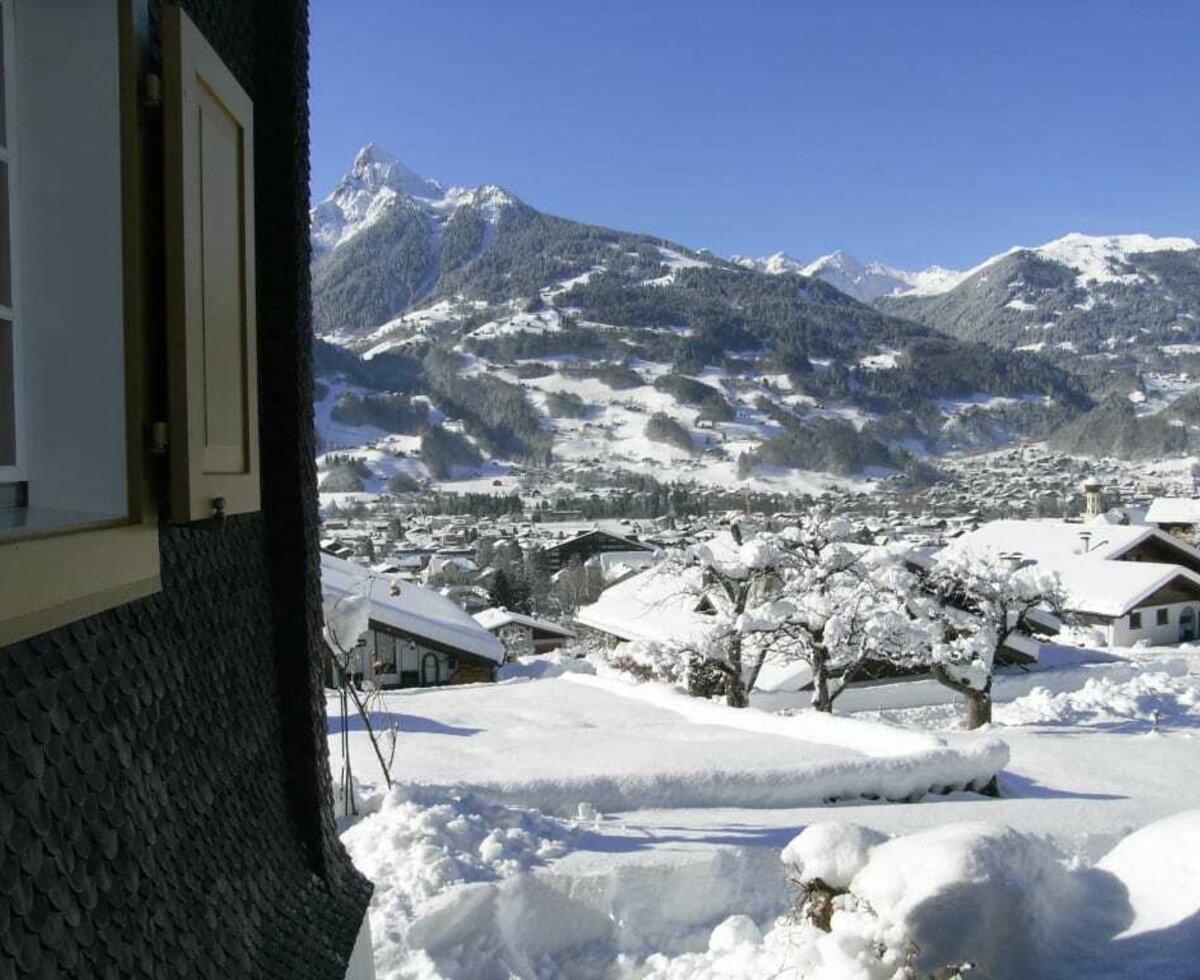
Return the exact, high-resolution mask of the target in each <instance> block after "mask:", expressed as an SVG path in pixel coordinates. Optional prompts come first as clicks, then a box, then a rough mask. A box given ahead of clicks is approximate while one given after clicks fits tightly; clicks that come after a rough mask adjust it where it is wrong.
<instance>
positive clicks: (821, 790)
mask: <svg viewBox="0 0 1200 980" xmlns="http://www.w3.org/2000/svg"><path fill="white" fill-rule="evenodd" d="M1008 757H1009V752H1008V746H1007V745H1006V744H1005V743H1004V742H1002V741H1000V740H999V739H996V738H983V739H980V740H979V741H976V742H972V743H970V744H969V745H967V746H966V747H965V748H961V749H958V748H948V747H941V748H936V749H926V750H925V751H922V752H913V753H910V754H908V755H901V756H891V757H888V758H848V759H835V760H829V761H823V762H812V763H808V764H807V765H805V764H800V765H796V766H793V767H773V768H764V769H752V770H741V771H728V770H720V769H717V770H714V769H696V770H692V771H684V770H673V771H670V772H657V773H654V772H651V773H646V772H641V773H627V774H622V775H604V774H591V773H576V774H571V775H564V776H560V777H557V778H535V779H521V778H517V779H504V778H498V779H494V780H487V781H480V782H476V783H470V784H462V785H458V786H456V789H458V790H459V791H461V792H465V793H468V794H471V795H473V796H477V797H479V798H483V799H488V800H495V801H499V802H501V803H505V804H510V805H515V806H521V807H534V808H536V809H538V810H541V811H543V812H544V813H552V814H556V815H559V816H563V817H569V816H572V815H574V814H575V813H577V811H578V806H579V801H580V800H587V801H589V802H590V803H591V804H592V805H593V806H594V807H596V808H597V809H598V810H600V811H602V812H605V813H615V812H625V811H630V810H644V809H655V808H664V809H669V808H683V809H689V808H696V807H724V806H728V807H748V808H771V807H797V806H804V805H807V804H818V803H822V802H831V801H837V800H850V799H871V800H876V799H878V800H891V801H911V800H918V799H920V798H921V797H922V796H925V795H926V794H927V793H931V792H932V793H945V792H949V791H950V790H953V789H977V790H978V789H982V788H983V787H984V786H985V785H986V784H987V783H988V782H989V781H990V780H991V779H992V777H993V776H995V775H996V774H997V773H998V772H999V771H1000V770H1001V769H1003V768H1004V766H1005V765H1006V764H1007V763H1008ZM428 788H429V789H430V790H432V791H443V792H444V791H446V790H445V789H441V790H439V789H438V788H437V787H432V786H431V787H428Z"/></svg>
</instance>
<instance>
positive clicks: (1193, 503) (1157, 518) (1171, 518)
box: [1146, 497, 1200, 535]
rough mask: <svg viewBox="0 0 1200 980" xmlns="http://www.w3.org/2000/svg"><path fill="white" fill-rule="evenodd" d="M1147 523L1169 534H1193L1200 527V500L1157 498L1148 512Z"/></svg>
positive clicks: (1193, 498)
mask: <svg viewBox="0 0 1200 980" xmlns="http://www.w3.org/2000/svg"><path fill="white" fill-rule="evenodd" d="M1146 523H1147V524H1153V525H1154V526H1155V527H1157V528H1158V529H1159V530H1160V531H1166V532H1167V533H1168V534H1173V535H1187V534H1192V533H1193V532H1194V531H1195V530H1196V527H1197V526H1198V525H1200V499H1198V498H1195V497H1155V498H1154V500H1152V501H1151V503H1150V507H1149V509H1147V511H1146Z"/></svg>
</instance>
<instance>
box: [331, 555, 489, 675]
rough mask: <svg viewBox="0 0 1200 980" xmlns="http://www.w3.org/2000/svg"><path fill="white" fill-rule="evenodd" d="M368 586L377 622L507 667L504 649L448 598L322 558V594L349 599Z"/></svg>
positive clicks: (345, 563) (416, 586)
mask: <svg viewBox="0 0 1200 980" xmlns="http://www.w3.org/2000/svg"><path fill="white" fill-rule="evenodd" d="M364 582H367V583H368V586H367V588H368V590H369V591H368V598H369V599H370V602H371V612H370V618H371V619H372V620H373V621H375V622H378V623H382V624H383V625H385V626H391V627H393V628H394V629H398V630H403V631H404V632H406V633H411V634H413V635H414V636H420V637H423V638H425V639H427V640H432V641H433V642H435V643H441V644H444V645H445V646H448V647H453V648H454V649H456V650H462V651H463V652H464V653H473V654H475V655H476V656H479V657H485V658H486V659H488V660H492V661H494V662H495V663H503V662H504V646H503V644H501V643H500V641H499V640H497V639H496V637H494V636H492V634H491V633H489V632H488V631H487V630H486V629H484V628H483V627H482V626H480V625H479V624H478V623H477V622H475V620H474V619H472V618H471V617H470V616H469V615H467V614H466V613H465V612H463V610H461V609H460V608H459V607H458V606H456V605H455V604H454V603H453V602H451V601H450V600H449V599H447V598H446V597H445V596H442V595H439V594H438V593H436V592H434V591H433V590H432V589H426V588H423V587H422V586H419V585H414V584H412V583H410V582H403V581H399V580H396V579H393V578H391V577H389V576H381V575H375V574H373V573H372V572H371V571H370V570H369V569H366V568H363V567H362V566H360V565H356V564H354V563H353V562H349V561H345V560H343V559H341V558H337V557H335V556H333V555H330V554H324V553H322V555H321V591H322V592H323V593H325V595H327V596H328V595H334V596H337V595H345V594H346V593H348V592H351V591H353V590H355V589H361V588H363V583H364ZM393 589H396V590H398V594H397V595H392V594H391V593H392V590H393Z"/></svg>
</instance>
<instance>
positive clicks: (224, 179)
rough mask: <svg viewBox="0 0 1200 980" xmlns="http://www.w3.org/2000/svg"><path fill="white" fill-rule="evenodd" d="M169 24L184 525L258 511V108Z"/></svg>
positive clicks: (172, 378) (181, 27) (171, 225)
mask: <svg viewBox="0 0 1200 980" xmlns="http://www.w3.org/2000/svg"><path fill="white" fill-rule="evenodd" d="M164 21H165V23H164V37H163V62H164V79H163V117H164V118H163V121H164V136H165V147H164V153H163V160H164V171H165V178H166V188H165V196H166V260H167V359H168V369H169V376H168V387H169V396H168V397H169V419H168V421H169V426H168V455H169V458H170V494H169V497H170V515H171V519H172V520H173V521H182V522H186V521H196V520H203V519H205V518H208V517H211V516H213V513H214V510H216V509H223V510H224V512H225V513H228V514H237V513H245V512H247V511H254V510H258V509H259V508H260V502H259V500H260V491H259V474H258V365H257V350H256V338H255V316H256V312H255V301H254V107H253V104H252V103H251V101H250V98H249V96H247V95H246V93H245V92H244V91H243V90H242V88H241V86H240V85H238V83H237V81H236V80H235V79H234V77H233V75H232V74H231V73H230V71H229V69H228V68H226V67H225V65H224V63H223V62H222V61H221V59H220V58H219V57H218V56H217V54H216V52H215V51H213V49H212V47H211V46H210V45H209V44H208V42H207V41H205V40H204V37H203V36H202V35H201V34H200V32H199V31H198V30H197V29H196V26H195V25H194V24H193V23H192V22H191V21H190V20H189V19H188V17H187V15H186V14H185V13H184V12H183V11H182V10H180V9H179V7H177V6H173V5H172V6H168V7H167V8H166V11H165V18H164ZM222 504H223V508H222V506H221V505H222Z"/></svg>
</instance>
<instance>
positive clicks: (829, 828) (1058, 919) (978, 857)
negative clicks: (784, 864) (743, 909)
mask: <svg viewBox="0 0 1200 980" xmlns="http://www.w3.org/2000/svg"><path fill="white" fill-rule="evenodd" d="M874 838H875V835H873V834H871V833H870V832H867V833H863V831H862V828H859V827H855V826H854V825H852V824H836V823H830V824H814V825H813V826H812V827H810V828H808V829H806V830H805V831H804V832H803V833H802V834H801V835H800V836H799V837H797V838H795V839H794V840H793V841H792V842H791V843H790V844H789V845H788V847H787V848H786V849H785V850H784V858H785V860H788V858H789V855H790V856H791V857H792V858H793V859H795V860H796V861H797V862H804V861H809V860H810V858H811V860H812V862H813V863H812V865H811V868H810V870H811V869H815V868H817V867H818V866H819V862H820V861H822V860H824V859H825V855H823V853H822V852H823V850H824V849H825V848H828V849H832V850H834V851H837V852H840V854H841V855H842V858H844V859H845V863H844V864H843V866H841V867H835V868H833V870H832V871H831V872H829V875H830V877H829V878H822V880H824V881H826V883H827V884H831V883H832V879H833V878H843V880H844V873H845V872H846V871H847V870H849V869H851V868H853V867H854V866H855V865H860V867H859V868H858V870H857V871H856V872H855V873H854V874H853V876H852V877H851V878H849V880H848V881H846V880H844V884H841V885H840V886H838V887H837V890H838V891H840V892H841V894H837V895H836V896H835V897H834V898H833V899H832V914H831V915H830V916H829V919H828V926H829V931H828V932H825V931H822V930H821V929H820V928H819V927H818V926H817V924H816V923H815V921H814V920H813V919H811V918H809V917H808V916H807V915H805V914H804V910H803V907H798V908H797V910H796V912H798V913H799V914H791V915H785V916H781V917H780V918H778V919H776V920H775V922H774V924H773V925H771V926H770V927H769V928H767V929H764V930H761V931H760V930H759V928H758V927H757V926H756V925H755V924H754V923H753V922H752V921H750V920H748V919H747V918H746V917H745V916H732V917H730V918H727V919H726V920H725V921H724V922H722V923H721V924H720V925H719V926H717V928H716V929H714V930H713V932H712V934H711V938H710V940H709V942H708V948H707V950H705V951H704V952H699V953H694V952H693V953H684V954H681V955H677V956H674V957H671V956H666V955H663V954H658V955H654V956H651V957H649V958H648V959H647V960H646V961H645V963H644V964H643V965H642V971H641V972H639V973H636V974H634V975H636V976H639V977H643V978H653V980H685V978H686V980H734V978H744V980H749V978H752V977H753V978H757V977H765V976H789V977H796V978H801V980H813V978H821V980H834V978H838V980H841V978H857V980H895V978H897V977H915V976H923V977H924V976H958V975H959V973H958V972H957V971H958V970H960V969H962V968H963V967H967V969H969V970H970V973H969V974H968V975H970V976H976V975H978V976H983V977H988V978H990V980H1005V978H1011V980H1032V978H1059V977H1085V976H1086V977H1105V978H1114V980H1115V978H1124V977H1129V976H1153V977H1156V978H1160V977H1172V978H1185V977H1192V976H1195V971H1194V968H1193V964H1194V962H1195V956H1196V953H1197V950H1200V915H1198V913H1200V858H1197V855H1198V854H1200V811H1192V812H1188V813H1182V814H1178V815H1176V816H1173V817H1169V818H1167V819H1165V820H1160V821H1158V822H1157V823H1154V824H1151V825H1149V826H1147V827H1145V828H1143V829H1142V830H1139V831H1137V832H1135V833H1133V834H1131V835H1129V836H1128V837H1127V838H1125V840H1123V841H1122V842H1121V843H1119V844H1118V845H1117V846H1116V847H1114V848H1113V850H1112V851H1111V852H1110V853H1109V854H1108V855H1107V856H1106V857H1105V858H1104V859H1103V860H1101V861H1100V862H1099V864H1098V865H1096V866H1095V867H1093V868H1088V867H1078V866H1075V864H1074V863H1073V862H1070V861H1068V860H1067V859H1066V858H1065V856H1064V855H1063V854H1061V853H1060V852H1058V851H1057V850H1056V849H1055V848H1053V847H1052V846H1051V845H1049V844H1048V843H1047V842H1046V841H1044V840H1042V839H1041V838H1039V837H1036V836H1033V835H1030V834H1024V833H1020V832H1018V831H1016V830H1013V829H1012V828H1010V827H1004V826H996V825H991V824H987V823H974V822H971V823H951V824H946V825H944V826H941V827H937V828H934V829H930V830H926V831H921V832H918V833H914V834H909V835H906V836H900V837H895V838H892V839H891V840H885V841H883V842H882V843H875V842H873V841H874ZM830 860H831V862H832V863H837V859H830ZM814 876H818V875H815V874H814ZM809 880H811V879H809Z"/></svg>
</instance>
